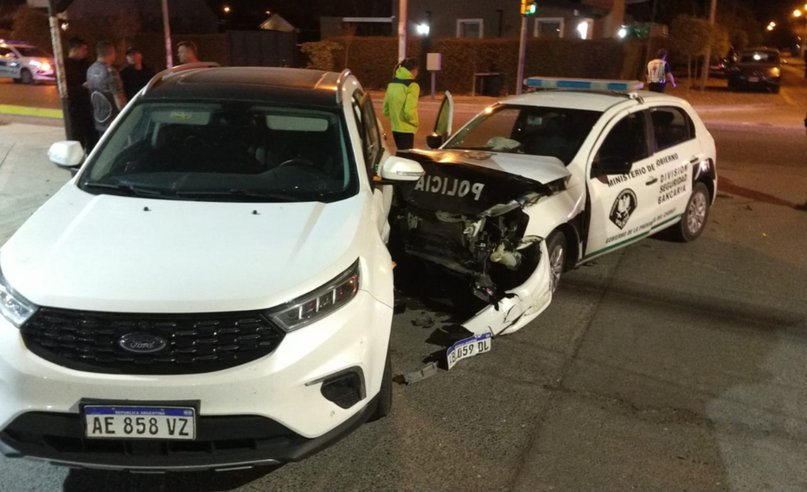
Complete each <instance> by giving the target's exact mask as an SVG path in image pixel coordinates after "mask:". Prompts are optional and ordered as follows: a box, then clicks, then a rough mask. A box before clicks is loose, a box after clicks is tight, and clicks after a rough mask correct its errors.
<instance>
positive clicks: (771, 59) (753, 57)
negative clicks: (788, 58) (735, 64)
mask: <svg viewBox="0 0 807 492" xmlns="http://www.w3.org/2000/svg"><path fill="white" fill-rule="evenodd" d="M740 63H770V64H778V63H779V52H778V51H744V52H743V53H742V54H741V55H740Z"/></svg>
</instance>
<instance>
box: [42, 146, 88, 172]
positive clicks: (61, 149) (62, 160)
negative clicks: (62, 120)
mask: <svg viewBox="0 0 807 492" xmlns="http://www.w3.org/2000/svg"><path fill="white" fill-rule="evenodd" d="M48 159H50V162H52V163H54V164H56V165H57V166H59V167H61V168H64V169H69V170H70V172H71V173H72V174H75V172H76V171H77V170H78V167H79V166H81V164H82V163H83V162H84V148H82V147H81V143H79V142H76V141H75V140H63V141H61V142H56V143H54V144H53V145H51V146H50V148H49V149H48Z"/></svg>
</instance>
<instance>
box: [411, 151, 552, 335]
mask: <svg viewBox="0 0 807 492" xmlns="http://www.w3.org/2000/svg"><path fill="white" fill-rule="evenodd" d="M477 154H480V153H477ZM487 156H489V154H484V153H482V154H481V155H477V156H476V158H477V159H478V160H480V161H482V160H485V159H487ZM408 157H410V158H414V159H416V160H418V161H419V162H420V163H421V164H422V165H423V167H424V170H425V171H426V175H425V176H424V177H423V178H421V180H420V181H418V182H417V183H416V184H414V185H413V186H406V187H401V188H400V189H399V195H398V197H397V200H396V223H397V230H396V232H397V234H399V237H400V240H401V243H402V246H403V251H404V252H405V253H406V254H407V255H408V256H409V257H413V258H416V259H418V260H420V261H424V262H427V263H429V264H431V265H436V266H437V267H439V268H440V269H441V270H442V271H443V272H445V273H447V274H449V275H452V276H454V277H459V278H461V279H462V280H463V282H462V283H463V284H465V285H467V286H468V289H469V291H470V292H471V293H472V294H473V295H474V296H475V297H477V298H479V299H481V300H482V301H484V303H485V304H486V307H484V308H482V310H481V311H479V312H478V313H477V314H476V315H475V316H473V317H472V318H471V319H469V320H468V321H466V322H465V323H463V326H464V327H465V328H467V329H468V330H470V331H471V332H473V333H475V334H483V333H490V334H492V335H499V334H503V333H507V332H512V331H515V330H516V329H518V328H520V327H522V326H523V325H524V324H526V323H527V322H529V321H530V320H531V319H533V318H534V317H535V316H537V315H538V314H539V313H540V312H541V311H542V310H543V309H544V308H545V307H546V305H548V304H549V301H550V300H551V287H550V282H549V268H548V261H546V260H544V261H542V259H544V258H547V252H546V246H545V244H544V241H543V238H541V237H538V236H534V235H527V234H526V232H527V225H528V223H529V215H528V214H527V213H526V212H525V210H528V209H529V208H530V207H532V206H533V205H535V204H536V203H537V202H538V201H539V200H540V199H541V198H542V197H545V196H549V195H551V194H553V193H554V191H555V190H554V189H553V188H552V187H550V186H547V185H544V184H542V183H539V182H537V181H534V180H531V179H527V178H524V177H522V176H518V175H514V174H509V173H506V172H503V171H500V170H497V169H492V168H491V167H492V166H490V167H481V166H476V165H472V164H465V163H463V162H462V161H461V160H460V159H461V158H465V159H467V158H468V156H467V153H464V154H459V155H458V153H447V152H439V153H436V152H413V153H411V154H410V155H408Z"/></svg>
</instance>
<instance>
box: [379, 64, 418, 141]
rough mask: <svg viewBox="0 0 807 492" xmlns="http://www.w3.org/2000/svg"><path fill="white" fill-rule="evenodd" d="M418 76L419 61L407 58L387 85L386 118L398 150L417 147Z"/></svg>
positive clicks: (385, 95) (396, 69)
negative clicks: (416, 80)
mask: <svg viewBox="0 0 807 492" xmlns="http://www.w3.org/2000/svg"><path fill="white" fill-rule="evenodd" d="M417 76H418V61H417V60H416V59H414V58H406V59H404V60H403V61H402V62H401V63H399V64H398V65H397V66H396V67H395V77H394V78H393V79H392V82H390V83H389V84H388V85H387V92H386V94H384V116H386V117H387V118H389V120H390V123H391V125H392V137H393V138H394V139H395V146H396V147H397V148H398V150H406V149H411V148H412V147H414V146H415V133H417V131H418V123H419V121H418V98H419V97H420V86H419V85H418V83H417V82H415V78H417Z"/></svg>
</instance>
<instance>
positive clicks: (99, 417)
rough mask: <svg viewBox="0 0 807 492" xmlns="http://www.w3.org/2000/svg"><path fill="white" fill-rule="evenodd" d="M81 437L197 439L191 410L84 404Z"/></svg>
mask: <svg viewBox="0 0 807 492" xmlns="http://www.w3.org/2000/svg"><path fill="white" fill-rule="evenodd" d="M83 412H84V424H85V433H84V435H85V436H86V437H89V438H99V439H186V440H192V439H195V438H196V410H195V409H194V408H193V407H169V406H165V407H157V406H155V407H148V406H127V405H85V406H84V409H83Z"/></svg>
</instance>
